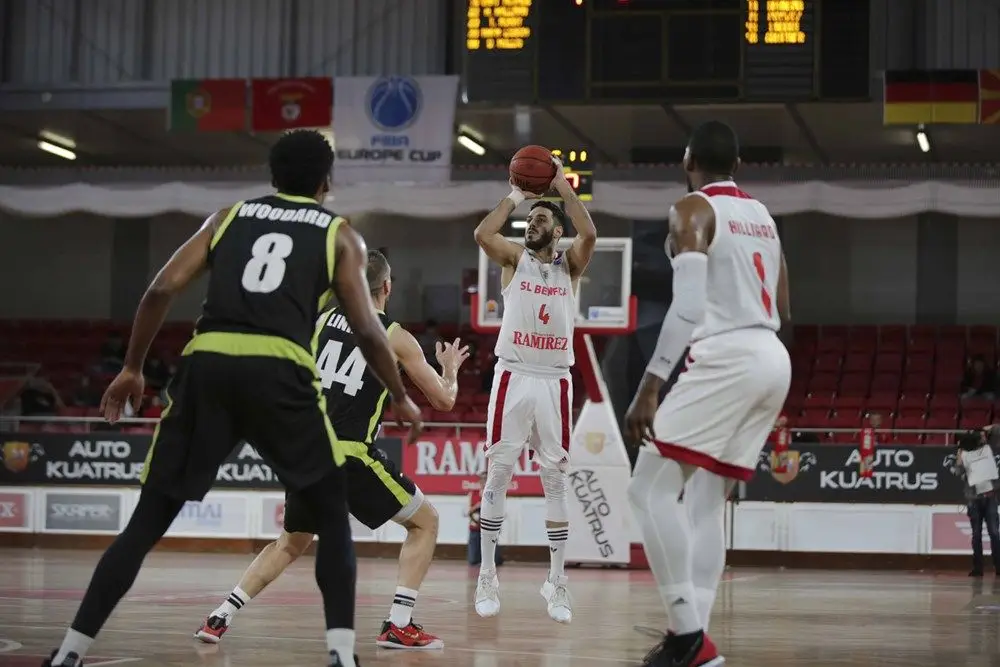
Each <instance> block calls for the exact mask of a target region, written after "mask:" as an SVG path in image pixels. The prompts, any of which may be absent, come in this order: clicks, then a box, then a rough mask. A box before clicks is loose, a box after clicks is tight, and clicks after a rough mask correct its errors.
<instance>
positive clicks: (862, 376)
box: [840, 373, 871, 396]
mask: <svg viewBox="0 0 1000 667" xmlns="http://www.w3.org/2000/svg"><path fill="white" fill-rule="evenodd" d="M870 384H871V377H870V376H869V375H868V373H844V375H843V376H842V377H841V378H840V393H841V395H844V396H867V395H868V387H869V385H870Z"/></svg>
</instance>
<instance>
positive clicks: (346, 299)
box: [333, 223, 406, 400]
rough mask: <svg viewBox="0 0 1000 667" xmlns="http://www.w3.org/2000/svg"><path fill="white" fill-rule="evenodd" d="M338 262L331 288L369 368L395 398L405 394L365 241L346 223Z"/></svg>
mask: <svg viewBox="0 0 1000 667" xmlns="http://www.w3.org/2000/svg"><path fill="white" fill-rule="evenodd" d="M336 244H337V263H336V274H335V275H334V277H333V290H334V292H335V293H336V294H337V302H338V303H339V304H340V306H341V307H342V308H343V309H344V315H345V316H346V317H347V323H348V324H350V325H351V330H353V331H354V336H355V339H356V340H357V342H358V347H359V348H360V349H361V354H362V355H364V357H365V361H367V362H368V367H369V368H370V369H371V370H372V371H373V372H374V373H375V375H376V376H377V377H378V379H379V380H381V381H382V384H383V385H385V388H386V389H388V390H389V393H390V394H391V395H392V398H393V399H394V400H399V399H402V398H405V397H406V388H405V387H404V386H403V379H402V378H401V377H400V375H399V368H398V367H397V365H396V358H395V357H394V356H393V354H392V348H391V347H390V346H389V336H388V335H387V334H386V331H385V327H384V326H383V325H382V322H381V321H380V320H379V318H378V313H377V312H375V306H374V304H373V303H372V299H371V295H370V294H369V292H368V283H367V281H366V279H365V269H366V265H367V263H368V257H367V256H368V250H367V248H366V247H365V242H364V240H363V239H362V238H361V237H360V236H359V235H358V234H357V233H356V232H355V231H354V230H353V229H351V228H350V227H349V226H348V225H347V224H346V223H341V225H340V228H339V229H338V230H337V239H336Z"/></svg>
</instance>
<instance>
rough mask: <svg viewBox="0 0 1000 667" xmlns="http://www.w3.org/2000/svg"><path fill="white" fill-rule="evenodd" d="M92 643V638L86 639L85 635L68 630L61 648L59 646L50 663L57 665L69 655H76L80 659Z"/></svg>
mask: <svg viewBox="0 0 1000 667" xmlns="http://www.w3.org/2000/svg"><path fill="white" fill-rule="evenodd" d="M93 643H94V638H93V637H88V636H87V635H85V634H83V633H81V632H77V631H76V630H73V629H72V628H70V629H69V630H67V631H66V637H65V638H64V639H63V643H62V646H60V647H59V650H58V651H56V657H55V659H54V660H53V661H52V663H53V664H56V665H58V664H59V663H61V662H62V661H63V660H65V659H66V656H68V655H69V654H70V653H76V657H77V658H81V659H82V658H84V657H85V656H86V655H87V651H89V650H90V645H91V644H93Z"/></svg>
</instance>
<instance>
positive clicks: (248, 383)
mask: <svg viewBox="0 0 1000 667" xmlns="http://www.w3.org/2000/svg"><path fill="white" fill-rule="evenodd" d="M196 340H197V337H196ZM189 348H190V345H189ZM167 395H168V398H169V402H168V404H167V407H166V408H165V409H164V411H163V416H162V418H161V420H160V423H159V425H158V426H157V427H156V430H155V431H154V433H153V443H152V445H151V446H150V449H149V453H148V455H147V456H146V464H145V468H144V470H143V474H142V483H143V484H144V485H146V486H149V487H152V488H155V489H157V490H159V491H162V492H163V493H166V494H167V495H169V496H171V497H174V498H178V499H182V500H200V499H202V498H204V496H205V494H206V493H207V492H208V490H209V489H210V488H211V487H212V485H213V484H214V483H215V477H216V474H217V473H218V469H219V466H220V465H221V464H222V463H223V462H224V461H225V459H226V457H227V456H228V455H229V453H230V452H231V451H232V450H233V448H234V447H236V446H237V444H239V443H240V442H242V441H246V442H249V443H250V444H252V445H253V446H254V447H255V448H256V449H257V451H258V452H259V453H260V455H261V457H262V458H263V459H264V460H265V461H266V462H267V464H268V465H269V466H271V468H272V469H273V470H274V472H275V473H276V474H277V476H278V478H279V479H280V480H281V483H282V484H283V485H284V486H285V487H286V488H288V489H292V490H297V489H301V488H304V487H307V486H310V485H312V484H315V483H316V482H318V481H320V480H321V479H323V478H324V477H326V476H327V475H339V474H342V472H341V468H340V467H338V465H337V464H338V463H339V462H343V461H344V460H345V459H344V456H343V449H342V448H341V447H340V446H339V445H338V443H337V441H336V437H335V436H334V434H333V429H332V427H331V426H330V421H329V419H328V418H327V416H326V410H325V406H324V404H323V401H322V397H321V395H320V394H319V393H318V390H317V387H316V385H315V384H314V382H313V375H312V372H311V371H310V369H308V368H305V367H304V366H302V365H300V364H297V363H296V362H294V361H291V360H289V359H283V358H276V357H274V358H272V357H264V356H235V355H230V354H216V353H212V352H194V353H190V354H187V353H186V354H185V356H183V357H182V358H181V360H180V362H179V363H178V367H177V374H176V375H175V376H174V378H173V379H172V380H171V382H170V385H169V387H168V388H167ZM341 483H342V482H341Z"/></svg>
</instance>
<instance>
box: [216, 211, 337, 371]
mask: <svg viewBox="0 0 1000 667" xmlns="http://www.w3.org/2000/svg"><path fill="white" fill-rule="evenodd" d="M342 222H343V218H340V217H338V216H337V215H336V214H334V213H333V212H331V211H329V210H327V209H326V208H324V207H323V206H321V205H320V204H318V203H317V202H316V201H315V200H313V199H309V198H307V197H293V196H290V195H284V194H280V193H279V194H277V195H271V196H267V197H261V198H259V199H252V200H247V201H244V202H239V203H238V204H236V205H235V206H234V207H233V208H232V209H230V212H229V214H228V215H227V216H226V218H225V220H224V221H223V223H222V225H220V227H219V229H218V231H217V232H216V233H215V236H214V237H213V238H212V245H211V250H210V252H209V266H210V267H211V275H210V277H209V282H208V295H207V298H206V299H205V304H204V309H203V314H202V316H201V319H199V321H198V325H197V330H198V332H199V333H207V332H227V333H240V334H261V335H268V336H277V337H280V338H283V339H286V340H288V341H291V342H293V343H295V344H297V345H298V346H299V347H300V348H302V349H303V350H305V351H308V352H309V353H310V354H312V353H313V349H312V336H313V333H314V331H315V323H316V317H317V315H318V314H319V311H320V309H321V308H322V307H323V306H324V305H325V303H326V301H327V300H328V299H329V297H330V296H331V294H332V287H331V284H332V282H333V272H334V262H335V257H336V246H335V243H336V241H335V239H336V233H337V228H338V227H339V226H340V224H341V223H342Z"/></svg>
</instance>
